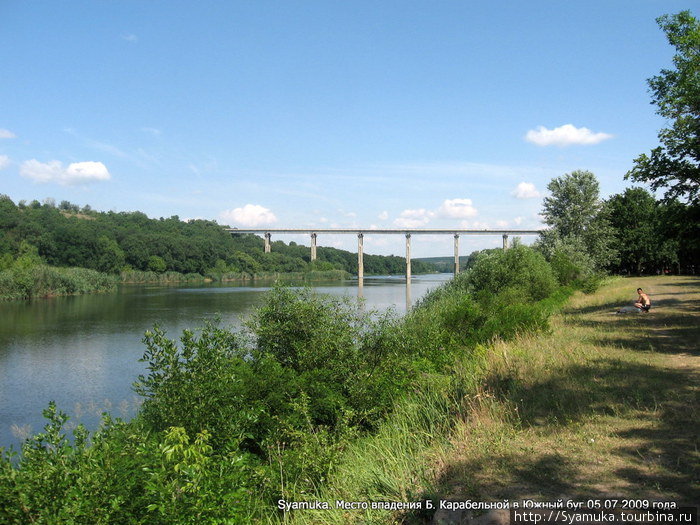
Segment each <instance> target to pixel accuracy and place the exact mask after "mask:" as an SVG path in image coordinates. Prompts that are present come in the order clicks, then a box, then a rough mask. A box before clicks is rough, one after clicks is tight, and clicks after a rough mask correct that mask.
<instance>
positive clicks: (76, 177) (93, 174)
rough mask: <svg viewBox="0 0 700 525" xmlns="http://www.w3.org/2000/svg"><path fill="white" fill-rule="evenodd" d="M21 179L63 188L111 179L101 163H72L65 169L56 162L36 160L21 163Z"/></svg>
mask: <svg viewBox="0 0 700 525" xmlns="http://www.w3.org/2000/svg"><path fill="white" fill-rule="evenodd" d="M19 173H20V175H22V177H26V178H28V179H32V180H33V181H34V182H55V183H58V184H61V185H63V186H70V185H73V184H87V183H89V182H97V181H105V180H109V179H110V178H111V175H110V174H109V171H108V170H107V167H106V166H105V165H104V164H102V163H101V162H93V161H86V162H73V163H72V164H69V165H68V167H67V168H64V167H63V164H62V163H61V162H60V161H58V160H52V161H49V162H45V163H44V162H39V161H38V160H36V159H32V160H27V161H25V162H23V163H22V166H21V167H20V170H19Z"/></svg>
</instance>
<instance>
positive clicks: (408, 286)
mask: <svg viewBox="0 0 700 525" xmlns="http://www.w3.org/2000/svg"><path fill="white" fill-rule="evenodd" d="M410 309H411V234H410V233H407V234H406V311H409V310H410Z"/></svg>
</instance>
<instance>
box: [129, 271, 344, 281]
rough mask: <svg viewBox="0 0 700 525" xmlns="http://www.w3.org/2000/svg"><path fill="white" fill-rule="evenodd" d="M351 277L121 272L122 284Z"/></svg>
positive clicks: (338, 274) (341, 274) (340, 276)
mask: <svg viewBox="0 0 700 525" xmlns="http://www.w3.org/2000/svg"><path fill="white" fill-rule="evenodd" d="M348 278H350V274H349V273H347V272H346V271H344V270H322V271H318V270H312V271H307V272H257V273H246V272H225V273H216V272H209V273H207V274H206V275H201V274H199V273H179V272H162V273H158V272H150V271H140V270H127V271H123V272H121V274H120V275H119V280H120V282H121V283H122V284H168V283H197V282H222V283H226V282H245V281H282V282H287V281H306V282H314V281H339V280H343V279H348Z"/></svg>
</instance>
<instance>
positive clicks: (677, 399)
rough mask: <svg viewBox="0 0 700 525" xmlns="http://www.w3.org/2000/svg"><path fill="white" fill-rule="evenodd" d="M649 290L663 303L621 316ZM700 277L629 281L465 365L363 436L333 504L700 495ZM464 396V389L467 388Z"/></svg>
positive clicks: (411, 519)
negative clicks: (447, 382) (446, 383)
mask: <svg viewBox="0 0 700 525" xmlns="http://www.w3.org/2000/svg"><path fill="white" fill-rule="evenodd" d="M638 286H641V287H643V288H644V289H645V290H646V291H648V293H649V294H650V296H651V297H652V300H653V308H652V311H651V312H650V313H649V314H636V313H635V314H629V315H614V314H613V312H614V310H616V309H617V308H619V307H620V306H623V305H625V304H630V303H631V302H632V300H633V299H634V298H635V297H636V293H635V290H636V288H637V287H638ZM699 300H700V279H698V278H691V277H657V278H643V279H634V280H632V279H616V280H613V281H611V282H609V283H608V284H606V285H605V286H604V287H603V288H602V289H601V290H599V291H598V292H597V293H596V294H593V295H584V294H580V293H579V294H576V295H574V296H573V297H572V298H571V299H570V300H569V301H568V303H567V305H566V307H565V309H564V310H563V311H562V312H561V313H560V314H558V315H556V316H554V317H553V318H552V322H551V326H552V328H551V330H550V331H549V332H548V333H544V334H538V335H529V336H521V337H518V338H517V339H515V340H513V341H511V342H508V343H504V342H498V341H496V342H494V343H493V344H491V345H490V346H489V348H487V349H486V352H484V354H483V358H482V361H481V363H480V364H479V365H477V366H473V361H471V362H470V365H469V367H466V366H465V367H464V368H460V363H457V364H456V365H455V377H454V385H452V388H451V390H450V391H451V395H448V396H447V397H445V394H444V392H445V390H444V389H442V390H439V389H438V391H440V392H443V393H442V394H435V395H428V396H427V398H425V397H424V398H421V397H420V396H419V397H415V398H412V400H411V401H410V402H408V403H407V404H406V406H405V407H404V408H403V409H402V410H401V411H400V412H399V413H397V414H396V415H395V416H394V417H392V418H391V419H390V420H389V421H388V422H387V423H386V424H385V425H384V426H383V427H382V429H381V430H380V432H379V433H378V434H377V435H375V436H371V437H368V438H365V439H362V440H359V441H357V442H356V443H354V444H353V445H351V446H350V447H349V449H348V450H347V451H346V453H345V454H344V456H343V459H342V461H341V462H340V463H339V465H338V466H337V467H336V468H335V469H334V473H333V474H332V475H331V477H330V479H329V480H328V481H327V483H326V484H325V486H324V487H323V488H322V489H320V490H319V491H318V493H316V494H314V495H313V496H309V497H308V498H306V499H319V500H322V501H329V502H330V503H331V506H333V504H334V503H335V501H336V500H338V499H342V500H345V501H398V502H409V501H421V500H424V499H426V498H428V499H432V500H434V501H435V500H438V499H454V500H467V499H472V500H475V501H502V500H504V499H509V500H521V499H525V498H534V499H539V500H541V501H552V500H557V499H559V498H564V499H574V500H586V499H589V498H594V499H596V498H597V499H602V498H606V497H617V498H627V497H629V498H644V499H649V500H665V501H668V500H672V501H676V502H679V503H685V504H692V505H697V504H698V502H699V501H700V452H699V447H698V445H699V443H698V440H699V437H700V413H699V412H700V349H699V348H698V341H700V322H698V321H699V320H700V310H699V309H698V304H700V301H699ZM458 393H459V394H458ZM464 518H465V516H464V515H462V514H460V513H459V512H451V511H446V510H442V511H438V513H436V514H433V512H432V511H431V512H427V511H421V512H412V513H406V512H397V511H393V512H391V511H362V510H352V511H341V510H338V509H335V510H331V511H297V512H292V513H290V514H287V515H285V518H284V521H285V522H289V523H304V524H308V523H328V524H330V523H352V522H354V523H425V522H428V521H429V520H431V519H432V520H434V522H443V523H458V522H459V520H461V519H464Z"/></svg>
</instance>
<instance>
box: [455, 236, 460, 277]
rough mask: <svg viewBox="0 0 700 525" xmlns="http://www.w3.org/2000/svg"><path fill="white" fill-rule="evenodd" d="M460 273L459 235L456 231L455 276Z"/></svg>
mask: <svg viewBox="0 0 700 525" xmlns="http://www.w3.org/2000/svg"><path fill="white" fill-rule="evenodd" d="M458 273H459V235H457V234H456V233H455V277H457V274H458Z"/></svg>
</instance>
